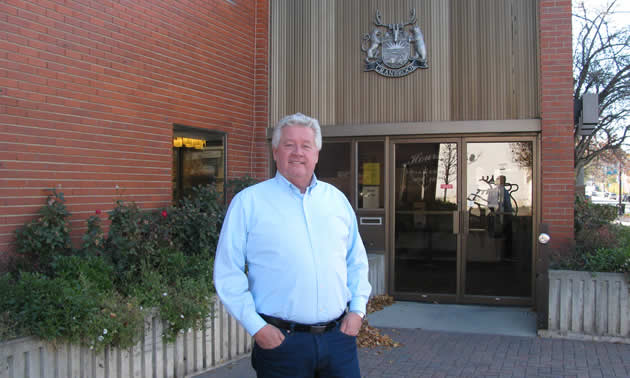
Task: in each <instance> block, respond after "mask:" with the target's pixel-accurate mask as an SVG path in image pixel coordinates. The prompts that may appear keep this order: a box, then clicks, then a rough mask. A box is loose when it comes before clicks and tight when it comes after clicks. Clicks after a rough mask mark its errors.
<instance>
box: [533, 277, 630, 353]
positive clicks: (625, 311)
mask: <svg viewBox="0 0 630 378" xmlns="http://www.w3.org/2000/svg"><path fill="white" fill-rule="evenodd" d="M628 290H629V287H628V279H627V277H626V275H624V274H623V273H599V272H597V273H591V272H576V271H568V270H549V319H548V320H549V323H548V329H547V330H541V331H539V334H540V335H541V336H549V337H565V338H579V339H591V340H602V341H616V342H625V343H628V342H630V337H629V336H630V302H629V301H628Z"/></svg>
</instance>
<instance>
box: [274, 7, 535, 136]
mask: <svg viewBox="0 0 630 378" xmlns="http://www.w3.org/2000/svg"><path fill="white" fill-rule="evenodd" d="M413 8H415V9H416V14H417V21H416V25H418V26H420V28H421V29H422V31H423V33H424V37H425V42H426V45H427V50H428V64H429V67H430V68H429V69H427V70H417V71H416V72H414V73H412V74H410V75H408V76H405V77H402V78H385V77H382V76H380V75H378V74H376V73H374V72H364V71H363V70H364V63H365V62H364V58H365V54H364V53H363V52H362V51H361V48H360V47H361V46H360V45H361V38H362V37H363V35H364V34H366V33H369V32H370V31H371V30H372V29H373V28H374V27H375V25H374V16H375V11H376V10H377V9H378V10H380V12H381V14H382V20H383V22H384V23H399V22H406V21H407V20H408V18H409V11H410V10H411V9H413ZM271 13H272V15H273V16H272V18H273V21H272V27H271V44H272V47H271V49H272V54H271V66H272V74H271V83H272V84H271V93H272V101H273V106H272V110H271V121H272V123H275V122H277V120H278V119H279V118H280V117H282V116H284V115H285V114H287V113H293V112H297V111H300V112H304V113H307V114H310V115H313V116H315V117H317V118H319V119H320V121H321V123H322V124H327V125H333V124H353V123H388V122H420V121H440V120H485V119H489V120H492V119H527V118H536V117H539V105H538V102H539V101H538V85H537V80H538V78H537V72H538V68H537V42H536V38H537V33H536V2H532V1H521V0H449V1H444V0H404V1H397V2H391V1H387V0H365V1H362V0H344V1H341V0H325V1H317V0H295V1H289V2H287V0H274V1H272V2H271Z"/></svg>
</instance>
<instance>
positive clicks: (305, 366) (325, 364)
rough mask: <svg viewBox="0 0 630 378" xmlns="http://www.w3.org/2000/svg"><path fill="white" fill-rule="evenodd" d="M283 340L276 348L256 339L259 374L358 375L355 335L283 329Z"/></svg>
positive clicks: (261, 377)
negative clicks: (267, 346) (257, 341)
mask: <svg viewBox="0 0 630 378" xmlns="http://www.w3.org/2000/svg"><path fill="white" fill-rule="evenodd" d="M280 331H282V333H283V334H284V341H283V342H282V344H280V345H279V346H278V347H276V348H274V349H262V348H261V347H259V346H258V345H257V344H256V343H254V349H253V350H252V366H253V367H254V370H256V375H257V376H258V378H271V377H273V378H280V377H304V378H306V377H309V378H313V377H322V378H323V377H343V378H355V377H356V378H359V377H360V376H361V373H360V372H359V358H358V355H357V341H356V337H353V336H348V335H346V334H344V333H342V332H341V331H340V330H339V325H337V326H336V327H335V328H334V329H332V330H330V331H328V332H324V333H321V334H310V333H306V332H290V331H286V330H283V329H281V330H280Z"/></svg>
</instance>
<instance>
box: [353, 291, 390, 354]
mask: <svg viewBox="0 0 630 378" xmlns="http://www.w3.org/2000/svg"><path fill="white" fill-rule="evenodd" d="M393 303H394V297H392V296H389V295H377V296H374V297H372V299H370V300H369V301H368V304H367V312H368V314H370V313H372V312H374V311H380V310H382V309H384V308H385V307H387V306H389V305H392V304H393ZM368 323H369V319H366V320H365V321H364V322H363V325H362V326H361V330H359V334H358V335H357V346H358V347H359V348H374V347H388V348H398V347H400V343H397V342H395V341H394V340H392V339H391V337H389V336H387V335H381V332H380V330H379V329H378V328H374V327H370V325H369V324H368Z"/></svg>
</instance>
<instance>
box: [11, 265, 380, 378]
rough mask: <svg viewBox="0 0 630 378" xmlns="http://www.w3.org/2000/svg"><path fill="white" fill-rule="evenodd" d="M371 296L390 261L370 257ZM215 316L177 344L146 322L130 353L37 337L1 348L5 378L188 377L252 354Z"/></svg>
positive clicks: (240, 335)
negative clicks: (55, 341) (165, 341)
mask: <svg viewBox="0 0 630 378" xmlns="http://www.w3.org/2000/svg"><path fill="white" fill-rule="evenodd" d="M368 260H369V264H370V276H369V280H370V283H371V284H372V288H373V290H372V295H378V294H385V278H384V277H385V257H384V256H383V255H378V254H370V255H369V258H368ZM214 306H215V308H214V314H215V316H214V317H213V318H209V319H207V320H206V326H205V327H204V329H203V330H200V331H191V332H187V333H184V334H181V335H179V337H178V338H177V340H176V341H175V343H173V344H163V343H162V337H161V333H162V322H161V321H160V320H159V318H157V317H156V316H152V317H149V318H147V319H146V320H145V329H144V335H143V338H142V340H141V341H140V342H139V343H138V344H137V345H135V346H133V347H132V348H129V349H125V350H121V349H117V348H108V349H106V350H105V351H103V352H100V353H94V352H93V351H91V350H90V349H88V348H86V347H81V346H77V345H70V344H57V345H54V346H53V345H51V344H49V343H46V342H44V341H41V340H39V339H37V338H34V337H24V338H20V339H16V340H11V341H8V342H5V343H1V344H0V378H22V377H29V378H40V377H41V378H43V377H56V378H65V377H68V378H74V377H96V378H110V377H112V378H113V377H116V378H136V377H155V378H157V377H160V378H161V377H164V378H166V377H169V378H170V377H184V376H186V375H190V374H194V373H200V372H202V371H206V370H212V369H214V368H216V367H218V366H221V365H223V364H225V363H227V362H229V361H232V360H235V359H238V358H241V357H244V356H247V355H248V354H249V353H250V352H251V350H252V345H253V341H252V337H251V336H249V334H248V333H247V332H246V331H245V329H244V328H243V327H241V326H240V325H239V324H238V322H237V321H236V320H235V319H234V318H232V316H231V315H229V314H228V312H227V311H226V309H225V307H224V306H223V304H221V302H220V301H216V303H215V305H214Z"/></svg>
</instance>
